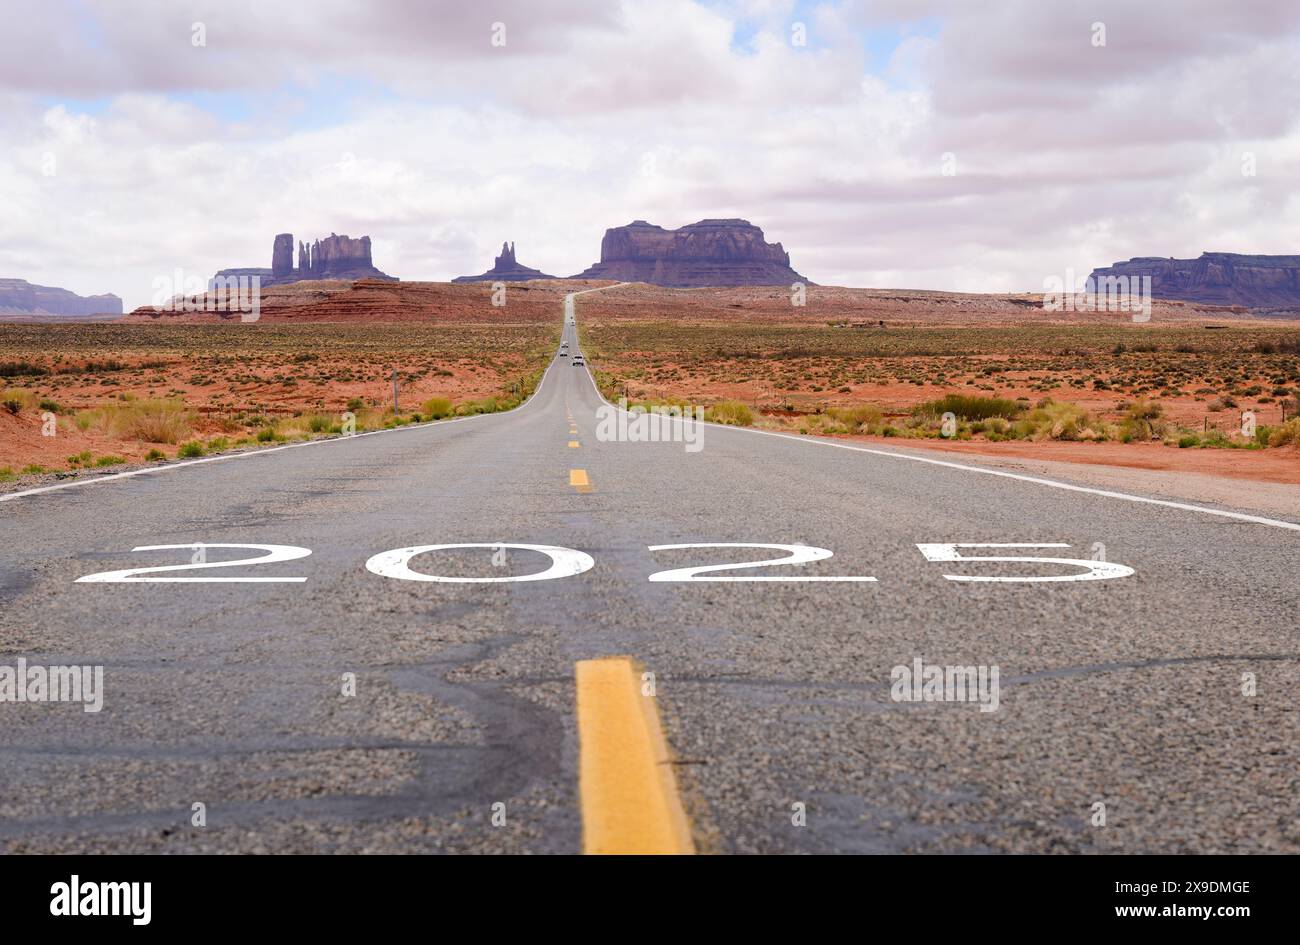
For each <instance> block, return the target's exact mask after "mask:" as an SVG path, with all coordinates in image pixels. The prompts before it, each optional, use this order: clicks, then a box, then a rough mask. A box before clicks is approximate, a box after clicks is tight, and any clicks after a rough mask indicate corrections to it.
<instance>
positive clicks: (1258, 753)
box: [0, 299, 1300, 852]
mask: <svg viewBox="0 0 1300 945" xmlns="http://www.w3.org/2000/svg"><path fill="white" fill-rule="evenodd" d="M578 308H579V309H580V308H581V300H580V299H579V301H578ZM579 316H580V311H579ZM565 337H566V339H567V340H568V341H569V342H570V344H571V345H573V346H574V350H576V340H575V338H574V335H573V329H572V328H571V327H569V326H568V325H567V324H566V328H565ZM601 405H602V401H601V400H600V398H599V397H598V395H597V393H596V390H595V388H594V385H593V383H592V380H591V378H590V376H589V375H588V373H587V371H586V370H585V369H583V368H578V367H574V366H572V364H571V360H570V359H569V358H557V360H556V361H555V362H554V363H553V365H552V366H551V368H550V369H549V370H548V373H547V375H546V377H545V379H544V381H543V383H542V384H541V386H540V387H539V389H538V392H537V393H536V395H535V396H534V397H533V399H532V400H531V401H530V402H528V403H527V404H526V405H524V406H523V407H521V408H520V409H518V410H516V411H513V412H511V413H506V414H497V415H491V416H484V417H477V418H472V419H467V420H462V421H457V422H442V423H438V424H433V425H426V426H423V427H418V428H403V429H399V430H395V431H392V432H387V433H382V434H377V435H371V436H357V437H352V438H345V439H339V440H333V441H328V442H318V443H314V444H312V445H308V446H302V447H293V448H288V449H280V450H277V451H273V452H264V453H258V454H251V455H243V456H239V457H236V458H229V459H222V460H220V461H215V462H206V463H198V464H194V465H189V466H183V467H180V468H172V469H169V470H167V471H163V472H151V473H148V474H145V475H138V476H128V477H122V478H107V477H105V478H104V481H98V482H95V483H93V484H86V485H77V486H74V487H72V488H67V489H60V490H56V491H50V492H41V493H37V494H33V495H22V496H17V497H13V498H8V499H6V500H5V501H0V549H3V550H2V552H0V608H2V610H0V666H5V665H10V666H13V665H15V664H16V661H17V660H18V659H19V658H20V657H21V658H24V659H26V660H27V661H28V662H29V663H31V664H42V665H51V664H78V665H80V664H93V665H102V666H103V667H104V684H103V685H104V698H103V708H102V711H100V712H97V713H87V712H84V711H82V708H81V707H80V706H78V705H72V704H66V703H65V704H49V703H44V704H37V703H12V702H9V703H0V719H2V720H3V724H2V725H0V772H3V773H2V774H0V850H5V851H10V852H16V851H85V852H96V851H157V852H202V851H293V852H306V851H384V852H434V851H518V852H524V851H531V852H576V851H578V850H579V849H581V842H582V841H581V838H582V813H581V810H580V805H579V799H578V789H577V762H578V734H577V730H576V723H575V713H574V682H573V680H574V664H575V663H576V662H577V661H579V660H583V659H588V658H592V657H599V656H607V655H628V656H632V657H634V658H636V659H637V660H639V661H641V663H642V664H644V668H645V669H646V670H647V671H649V672H652V673H654V678H655V683H656V690H657V701H658V705H659V708H660V711H661V713H662V716H663V728H664V734H665V735H666V738H667V741H668V743H669V744H670V745H671V748H672V750H673V752H674V753H675V756H676V760H677V763H676V765H675V770H676V772H677V779H678V783H679V785H680V788H681V793H682V797H683V802H684V805H685V807H686V810H687V812H688V814H689V817H690V820H691V825H692V831H693V835H694V840H695V843H696V845H697V847H698V848H699V849H700V850H702V851H705V852H759V851H773V852H829V851H840V852H895V851H897V852H942V851H959V852H970V851H975V852H980V851H1032V852H1069V851H1073V852H1107V851H1122V852H1192V851H1195V852H1211V851H1221V852H1256V851H1285V852H1296V851H1297V849H1300V790H1298V787H1300V785H1298V784H1297V780H1298V777H1300V775H1298V774H1297V772H1300V763H1298V762H1300V758H1298V757H1297V753H1298V746H1300V712H1298V711H1297V700H1296V693H1297V692H1298V691H1300V639H1298V637H1297V626H1298V625H1300V619H1298V618H1300V607H1298V605H1297V600H1298V594H1297V577H1296V575H1297V567H1296V566H1297V561H1298V559H1300V556H1298V555H1297V549H1298V548H1300V531H1297V530H1296V529H1295V528H1287V527H1284V526H1285V525H1286V524H1287V523H1282V522H1272V523H1270V522H1269V521H1267V520H1259V521H1257V520H1252V519H1251V518H1249V517H1241V518H1236V517H1227V516H1221V515H1215V514H1211V512H1210V510H1209V509H1205V510H1202V509H1198V508H1194V507H1171V506H1168V505H1158V504H1151V503H1147V502H1142V501H1132V499H1142V498H1145V497H1144V496H1141V495H1137V494H1133V495H1132V496H1130V497H1128V498H1124V497H1120V496H1112V495H1102V494H1098V493H1096V492H1095V491H1089V490H1087V489H1066V488H1059V487H1057V486H1053V485H1049V484H1046V483H1042V482H1033V481H1026V480H1025V479H1023V478H1015V477H1010V476H1005V475H989V474H983V473H981V472H979V471H977V469H975V468H969V466H968V464H953V463H945V462H936V461H934V460H933V459H930V460H927V459H926V458H925V455H924V454H921V453H915V452H909V451H907V450H905V449H898V450H896V451H881V450H875V451H858V450H853V449H844V448H840V447H836V446H828V445H824V444H822V443H820V442H817V441H811V440H808V439H799V438H793V437H777V436H765V435H761V434H757V433H754V432H748V431H743V430H739V429H729V428H721V427H714V426H709V427H705V428H703V434H702V441H701V443H700V445H701V447H702V448H700V449H699V450H698V451H692V450H688V449H687V448H686V447H687V444H685V443H683V442H613V441H602V440H601V439H600V438H598V436H597V426H598V423H599V422H600V418H599V417H598V409H599V408H600V407H601ZM570 417H571V418H572V420H570ZM674 426H676V425H674ZM573 430H576V433H574V432H571V431H573ZM571 443H577V444H578V445H577V446H572V445H571ZM930 456H931V457H932V456H933V454H930ZM574 471H581V472H582V473H585V477H583V476H575V474H574ZM584 479H585V482H586V483H587V485H585V486H584V485H582V483H583V481H584ZM955 542H960V543H980V542H989V543H1012V542H1019V543H1066V544H1068V545H1069V547H1068V548H1030V549H1020V550H1016V549H1012V550H1003V551H1001V552H998V551H996V550H990V549H967V550H966V551H965V554H969V555H976V556H979V555H997V554H999V553H1000V554H1002V555H1007V556H1047V557H1060V558H1078V559H1086V560H1087V561H1089V562H1090V564H1088V565H1069V564H1064V565H1062V564H1034V563H1022V562H994V563H984V564H980V563H965V562H955V563H954V562H944V561H941V560H927V557H926V555H925V554H923V552H922V550H921V549H919V548H918V544H930V545H935V544H940V543H955ZM196 543H206V544H259V545H267V544H269V545H284V546H295V547H297V548H302V549H310V552H311V553H310V555H309V556H306V557H300V558H298V559H296V560H285V561H280V562H275V563H270V564H262V565H244V566H240V567H237V568H224V569H219V570H211V569H199V570H192V571H188V572H170V574H169V575H164V576H172V577H184V576H189V577H203V576H223V577H240V576H242V577H254V576H260V577H268V576H269V577H299V578H305V580H303V581H297V582H292V583H288V582H260V583H242V582H241V583H233V582H222V583H136V584H127V583H100V582H78V579H79V578H83V577H85V576H87V575H91V574H96V573H102V572H106V571H113V570H119V569H129V568H139V567H151V566H165V565H181V564H190V563H191V561H192V560H193V555H194V551H193V549H191V548H186V549H178V550H170V551H168V550H156V551H132V549H133V548H136V547H140V546H152V545H190V546H192V545H195V544H196ZM456 543H469V544H478V545H489V546H490V545H492V544H493V543H510V544H542V545H548V546H560V547H563V548H569V549H575V550H578V551H581V552H584V553H585V554H587V555H590V556H591V558H592V559H593V561H594V564H593V565H592V567H591V568H590V570H587V571H585V572H583V573H580V574H566V575H564V576H560V577H556V578H555V579H552V580H536V581H497V582H492V583H452V582H437V581H416V580H406V579H401V578H398V577H393V576H384V575H382V574H378V573H375V572H374V571H372V570H368V569H367V566H366V564H367V561H369V560H370V559H371V558H372V557H373V556H375V555H379V554H380V553H382V552H385V551H390V550H393V549H401V548H410V547H415V546H421V545H432V544H456ZM708 543H763V544H786V545H810V546H814V547H817V548H823V549H828V550H830V551H832V552H833V557H831V558H829V559H824V560H820V561H815V562H812V563H808V564H803V565H798V566H783V567H768V568H761V567H760V568H751V569H747V570H733V571H726V572H715V575H716V576H730V577H738V576H765V577H773V576H783V577H787V578H791V577H793V578H806V577H822V578H825V577H830V576H847V577H858V578H861V577H868V576H869V577H874V578H876V580H875V581H862V580H854V581H826V580H819V581H806V580H786V581H765V582H749V581H731V582H709V581H700V580H698V579H696V580H695V581H694V583H691V582H689V581H668V580H655V581H651V580H649V578H650V576H651V575H652V574H655V573H657V572H663V571H665V570H669V569H674V568H686V567H691V566H705V565H711V564H714V565H716V564H723V563H728V562H738V561H753V560H762V559H768V558H779V557H782V556H783V555H784V554H785V553H786V552H783V551H780V550H775V549H773V550H764V549H734V548H712V549H710V548H704V549H700V548H688V549H672V550H657V551H652V550H650V548H651V546H660V545H679V544H708ZM1103 546H1104V547H1103ZM203 553H204V554H205V555H206V560H207V562H208V563H209V564H211V563H214V562H218V561H222V560H231V559H237V558H241V557H249V556H255V555H259V554H261V553H262V552H257V551H240V550H238V549H219V548H209V549H207V550H206V551H205V552H203ZM938 554H939V552H937V551H935V550H933V549H931V556H932V557H933V556H937V555H938ZM1101 559H1104V560H1101ZM200 563H201V562H200ZM549 563H550V562H549V560H548V558H547V557H546V556H545V555H544V554H542V553H539V552H536V551H528V550H522V549H511V548H508V547H507V548H505V549H504V550H502V549H500V548H496V549H494V548H492V547H478V548H469V549H460V550H446V551H431V552H426V553H423V554H420V555H418V556H416V557H415V558H413V559H412V560H411V562H410V566H411V568H412V569H413V570H414V571H417V572H421V573H424V574H428V575H443V576H452V577H455V576H460V577H486V578H501V577H508V576H522V575H528V574H532V573H536V572H538V571H541V570H543V569H545V568H546V567H547V566H548V564H549ZM1108 563H1115V564H1117V565H1122V566H1123V567H1118V568H1112V569H1111V571H1110V573H1114V574H1116V575H1119V576H1113V577H1106V578H1104V579H1099V580H1072V581H1051V582H1032V583H1022V582H1008V581H1000V582H988V581H974V582H962V581H953V580H948V579H947V578H945V576H944V575H945V574H951V575H956V576H967V577H1004V578H1005V577H1017V576H1019V577H1025V576H1064V575H1079V574H1088V573H1090V569H1098V570H1101V571H1102V573H1107V572H1106V571H1105V569H1106V568H1107V567H1109V565H1108ZM1127 569H1132V573H1131V574H1129V573H1126V572H1127ZM146 576H148V575H146ZM702 576H708V575H702ZM918 658H919V659H921V660H922V661H923V663H924V665H939V666H948V665H955V666H967V665H971V666H977V667H989V668H991V667H996V668H997V669H998V672H999V679H1000V690H999V695H998V705H997V708H996V711H981V710H980V707H979V706H978V705H977V704H973V703H971V702H956V701H934V702H919V703H918V702H905V701H896V700H895V699H894V698H893V697H892V695H891V670H892V669H893V667H896V666H907V667H911V666H913V665H914V660H916V659H918ZM345 674H355V687H356V694H355V695H344V694H343V692H342V687H343V685H344V679H345ZM1244 674H1253V677H1250V676H1245V675H1244ZM1252 679H1253V686H1254V688H1253V694H1249V693H1250V689H1251V687H1250V683H1251V680H1252ZM1243 690H1245V691H1243ZM195 804H202V805H204V806H203V808H202V810H203V812H204V814H205V816H206V825H205V826H195V825H193V823H192V819H193V818H194V816H195V815H194V813H193V812H194V805H195ZM1098 804H1104V805H1105V824H1104V825H1102V824H1100V823H1096V821H1097V820H1098V814H1099V812H1100V808H1098V807H1096V805H1098ZM501 805H504V806H501ZM494 814H495V816H494Z"/></svg>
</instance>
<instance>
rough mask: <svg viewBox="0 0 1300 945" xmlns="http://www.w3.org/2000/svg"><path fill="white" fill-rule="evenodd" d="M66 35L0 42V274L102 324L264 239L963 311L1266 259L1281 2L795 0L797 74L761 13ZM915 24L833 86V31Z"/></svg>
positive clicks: (1290, 126)
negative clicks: (865, 297)
mask: <svg viewBox="0 0 1300 945" xmlns="http://www.w3.org/2000/svg"><path fill="white" fill-rule="evenodd" d="M86 9H87V6H83V5H82V4H79V3H71V2H68V3H60V2H53V3H49V2H46V3H32V4H30V6H29V7H28V9H26V10H20V11H16V13H15V15H14V16H13V17H12V18H11V22H12V24H13V28H12V29H7V30H6V33H5V34H4V36H3V37H0V141H3V144H0V195H2V196H0V201H3V203H4V206H3V218H4V220H5V224H6V225H5V226H4V227H3V229H0V275H5V276H16V277H20V278H27V279H30V280H32V281H35V282H43V283H46V284H51V285H61V286H66V287H68V288H71V289H74V290H75V291H79V292H83V293H85V292H103V291H114V292H117V293H118V294H120V295H122V296H124V297H125V299H126V301H127V304H128V306H134V305H139V304H144V303H145V302H147V301H148V300H149V297H150V296H151V294H152V292H151V288H150V287H151V283H152V280H153V279H154V277H156V276H157V275H160V274H164V273H170V272H171V271H172V269H173V268H174V267H176V266H182V267H184V268H185V269H186V270H187V271H193V272H197V273H199V274H202V275H205V276H206V275H208V274H210V273H211V272H212V271H214V270H215V269H217V268H221V267H223V266H232V265H261V266H265V265H269V260H270V251H271V240H272V237H273V236H274V234H276V233H278V232H282V231H292V232H293V233H294V234H295V236H296V237H297V238H299V239H312V238H315V237H317V236H322V235H325V234H327V233H329V232H331V231H333V232H339V233H348V234H350V235H353V236H358V235H361V234H363V233H364V234H369V235H370V236H371V237H372V238H373V240H374V249H375V262H376V264H377V265H378V266H379V267H380V268H381V269H384V270H386V271H388V272H391V273H393V274H394V275H399V276H401V277H403V278H406V279H446V278H450V277H452V276H455V275H460V274H463V273H472V272H480V271H482V270H483V269H485V268H487V266H489V265H490V263H491V259H492V257H493V256H494V255H495V254H496V253H497V252H498V251H499V248H500V244H501V241H502V240H505V239H511V240H514V241H516V243H517V245H518V250H519V255H520V260H521V261H522V262H523V263H525V264H526V265H530V266H535V267H537V268H540V269H542V270H544V271H547V272H552V273H555V274H557V275H570V274H573V273H575V272H578V271H580V270H582V269H584V268H586V267H587V266H588V265H590V264H591V263H592V262H593V261H595V259H596V258H597V256H598V253H599V245H600V238H601V236H602V234H603V232H604V230H605V228H606V227H608V226H616V225H621V224H624V223H627V222H629V221H631V220H632V219H634V218H644V219H648V220H651V221H652V222H657V223H660V224H662V225H665V226H679V225H681V224H684V223H689V222H692V221H694V220H697V219H701V218H703V217H709V216H743V217H746V218H748V219H750V220H752V221H753V222H755V223H757V224H758V225H760V226H762V227H763V228H764V229H765V231H766V232H767V235H768V238H769V239H772V240H780V241H781V242H783V243H784V244H785V247H786V248H787V249H788V250H789V251H790V252H791V256H792V262H793V264H794V266H795V268H797V269H798V270H799V271H801V272H803V273H804V274H805V275H807V276H808V277H809V278H811V279H813V280H815V281H818V282H823V283H845V284H859V285H880V284H882V280H889V281H890V282H891V283H892V282H895V281H896V282H897V284H899V285H904V286H909V287H929V288H946V289H962V290H970V291H979V290H1003V289H1021V290H1032V289H1035V288H1039V287H1041V284H1042V279H1043V277H1044V276H1045V275H1048V274H1052V273H1061V272H1063V271H1064V269H1065V268H1066V267H1067V266H1073V267H1074V268H1076V269H1087V268H1089V267H1091V266H1092V265H1096V264H1103V263H1109V262H1112V261H1114V260H1115V259H1118V258H1122V257H1126V256H1129V255H1138V254H1180V255H1182V254H1192V255H1194V254H1196V253H1198V252H1200V251H1201V250H1204V249H1216V250H1237V251H1263V252H1290V251H1295V250H1296V247H1295V245H1294V243H1293V242H1290V243H1289V242H1288V240H1293V234H1294V232H1295V228H1296V224H1297V222H1300V204H1298V202H1297V199H1296V198H1294V197H1293V196H1292V195H1291V182H1292V181H1293V180H1294V179H1295V178H1296V172H1297V170H1300V133H1298V132H1297V118H1298V117H1300V116H1298V115H1297V109H1300V64H1298V61H1297V57H1296V56H1294V49H1295V43H1296V39H1297V35H1300V8H1297V7H1296V6H1295V4H1293V3H1289V2H1284V0H1278V2H1273V3H1264V2H1253V3H1252V2H1239V3H1237V4H1235V5H1234V6H1233V8H1232V9H1231V10H1230V11H1226V12H1225V11H1224V10H1222V9H1220V8H1219V6H1218V5H1216V4H1211V3H1208V2H1202V0H1186V2H1172V0H1165V2H1146V3H1144V4H1141V5H1135V4H1129V3H1119V2H1113V0H1094V2H1090V3H1089V4H1078V3H1073V2H1068V0H1061V2H1055V3H1047V2H1042V0H1035V2H1028V0H1023V2H1022V0H1009V2H1005V3H1000V4H996V5H994V4H970V3H958V2H943V0H933V2H919V0H917V2H908V3H896V4H891V3H887V2H883V0H877V2H874V3H871V4H869V5H868V4H858V3H841V4H834V3H826V4H821V5H818V6H816V7H815V8H813V9H811V11H805V12H803V13H800V14H798V15H799V16H801V17H802V18H803V19H804V20H805V21H806V22H807V24H808V28H809V45H808V47H806V48H794V47H792V46H791V45H790V43H789V23H790V21H791V19H792V18H793V17H794V16H795V15H796V14H795V12H794V9H795V8H794V6H793V4H791V3H788V2H779V0H732V2H725V3H715V4H710V5H708V6H703V5H700V4H696V3H691V2H688V0H665V2H657V3H648V2H639V0H624V2H622V3H609V2H591V3H578V2H553V3H546V2H537V0H532V2H528V0H502V2H500V3H497V4H495V5H494V6H493V8H492V9H491V10H488V9H485V8H483V7H482V6H481V5H478V4H462V3H444V4H438V5H436V6H434V5H429V4H423V3H416V2H414V0H409V2H372V3H369V4H365V5H358V4H354V3H349V2H343V0H318V2H316V3H314V4H312V5H311V6H309V7H304V6H303V5H302V4H300V3H271V2H267V0H263V2H256V3H254V2H248V3H244V4H230V3H216V2H209V3H206V4H205V3H199V4H197V5H196V6H193V7H189V6H187V7H184V8H180V7H176V6H175V5H174V4H171V3H166V2H162V0H158V2H155V3H145V4H142V3H133V4H132V5H131V7H130V10H131V14H130V15H129V16H126V15H121V11H122V9H123V7H122V6H121V5H119V4H115V3H106V4H102V5H93V4H92V5H89V9H90V10H91V11H93V13H92V15H91V16H89V17H87V14H86V13H85V12H84V11H85V10H86ZM922 16H925V17H933V18H934V20H933V21H932V23H931V25H929V26H927V28H926V29H925V30H923V31H921V32H917V31H916V30H915V29H911V30H909V29H904V30H903V31H902V33H901V35H903V36H904V37H906V38H904V39H903V42H902V44H901V45H900V46H899V47H898V48H897V49H896V50H895V52H894V55H893V58H892V60H891V62H890V63H889V65H888V68H887V69H886V71H885V73H884V74H881V75H874V74H871V73H869V72H867V71H866V69H867V63H868V61H869V57H868V56H866V55H865V53H864V50H863V36H864V35H865V34H864V30H868V29H878V28H889V27H892V26H897V25H900V24H901V25H904V26H906V23H907V22H908V21H915V20H918V19H919V18H920V17H922ZM195 20H200V21H203V22H204V23H205V24H206V26H207V42H208V45H207V47H205V48H195V47H193V46H192V45H191V42H190V36H191V29H190V27H191V23H192V22H193V21H195ZM498 20H499V21H502V22H504V23H505V24H506V29H507V45H506V46H505V47H504V48H494V47H493V46H492V45H491V43H490V30H491V24H492V23H493V22H495V21H498ZM737 20H740V21H743V23H744V26H745V29H746V30H757V32H756V33H755V34H754V35H753V36H752V38H750V39H749V40H748V41H747V42H745V43H743V44H740V46H737V45H736V44H735V43H733V31H734V30H735V28H736V22H737ZM1098 20H1100V21H1104V22H1105V23H1106V24H1107V45H1106V46H1105V47H1104V48H1097V47H1094V46H1092V45H1091V42H1090V35H1091V33H1090V29H1091V24H1092V23H1093V22H1094V21H1098ZM927 22H928V23H930V22H931V21H927ZM196 92H197V93H203V94H201V95H199V96H198V97H195V96H194V95H193V94H192V93H196ZM214 94H215V95H216V96H217V97H216V98H212V97H211V96H212V95H214ZM232 95H239V96H243V97H244V98H241V99H240V100H239V101H240V102H244V101H247V103H249V106H250V111H249V113H248V114H244V113H243V111H242V110H241V109H240V108H236V107H235V106H234V104H232V103H234V102H235V100H234V99H232V98H231V96H232ZM205 96H207V97H205ZM104 99H107V104H106V105H105V106H100V105H96V106H94V107H90V108H84V109H83V106H80V105H78V104H77V102H79V101H85V100H99V101H103V100H104ZM51 102H62V104H51ZM1244 151H1253V152H1254V153H1256V155H1257V163H1258V176H1257V177H1254V178H1247V177H1243V176H1242V174H1241V172H1240V167H1241V158H1240V156H1241V153H1242V152H1244ZM945 152H953V153H954V154H955V156H956V160H957V167H958V173H957V176H956V177H945V176H943V175H942V173H941V165H940V160H941V156H942V155H943V154H944V153H945ZM49 154H53V155H54V156H55V157H56V167H57V170H56V173H55V174H54V175H53V176H46V175H44V174H43V173H42V162H43V159H44V157H45V156H46V155H49Z"/></svg>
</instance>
